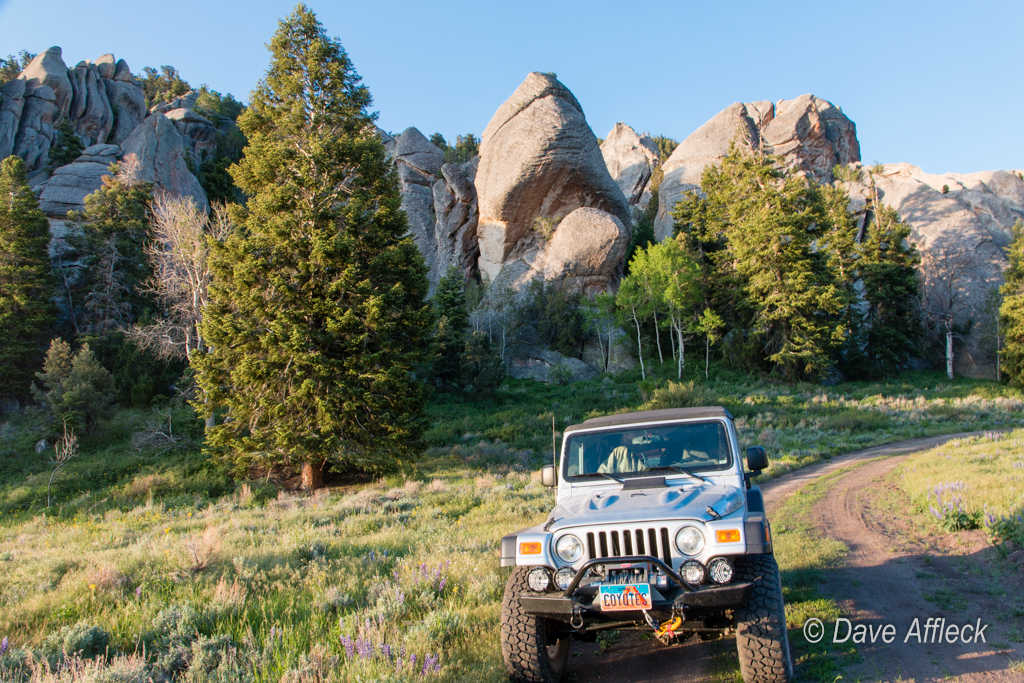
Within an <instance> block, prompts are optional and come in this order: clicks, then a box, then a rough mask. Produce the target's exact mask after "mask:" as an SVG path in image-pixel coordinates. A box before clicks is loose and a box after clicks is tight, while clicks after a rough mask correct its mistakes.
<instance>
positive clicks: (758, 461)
mask: <svg viewBox="0 0 1024 683" xmlns="http://www.w3.org/2000/svg"><path fill="white" fill-rule="evenodd" d="M747 469H748V470H750V473H751V474H760V473H761V470H766V469H768V454H767V453H765V452H764V446H751V447H750V448H748V449H747Z"/></svg>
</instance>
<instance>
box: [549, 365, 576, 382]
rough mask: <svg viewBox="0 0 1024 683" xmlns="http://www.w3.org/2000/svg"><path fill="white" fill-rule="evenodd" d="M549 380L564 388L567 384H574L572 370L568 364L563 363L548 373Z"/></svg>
mask: <svg viewBox="0 0 1024 683" xmlns="http://www.w3.org/2000/svg"><path fill="white" fill-rule="evenodd" d="M548 379H550V380H551V381H552V383H554V384H557V385H559V386H562V387H564V386H565V385H566V384H569V383H570V382H572V368H570V367H569V366H568V364H566V363H561V364H559V365H556V366H554V367H552V368H551V370H549V371H548Z"/></svg>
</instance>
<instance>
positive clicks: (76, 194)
mask: <svg viewBox="0 0 1024 683" xmlns="http://www.w3.org/2000/svg"><path fill="white" fill-rule="evenodd" d="M198 96H199V93H198V92H195V91H193V92H191V93H189V94H187V95H185V96H184V97H182V98H178V99H177V100H175V101H174V102H169V103H166V104H161V105H158V107H157V109H159V110H160V111H161V112H163V111H166V112H167V114H168V116H167V118H164V122H167V121H168V120H169V121H173V125H168V126H164V125H163V124H162V123H159V122H157V121H156V120H154V121H150V120H149V119H148V118H147V115H148V112H147V111H146V97H145V94H144V93H143V90H142V84H141V83H139V82H138V81H136V80H135V79H134V78H133V77H132V74H131V69H130V68H129V67H128V64H126V63H125V61H124V60H123V59H115V57H114V55H112V54H105V55H103V56H101V57H99V58H98V59H97V60H96V61H95V62H91V61H89V60H85V61H81V62H79V63H78V64H76V65H75V67H74V68H70V69H69V68H68V67H67V65H66V64H65V63H64V60H63V57H62V52H61V49H60V48H59V47H51V48H50V49H48V50H46V51H45V52H43V53H41V54H39V55H37V56H36V57H35V58H34V59H33V60H32V62H31V63H30V64H29V65H28V66H27V67H25V69H24V71H22V73H21V74H19V76H18V77H17V78H15V79H14V80H12V81H11V82H9V83H7V84H6V85H4V86H3V87H2V88H0V159H2V158H4V157H6V156H9V155H11V154H16V155H18V156H20V157H21V158H22V159H24V160H25V165H26V168H27V169H28V171H29V173H30V176H29V178H30V184H31V185H32V187H33V189H35V190H36V191H37V192H39V193H40V199H41V202H42V207H43V210H44V211H45V212H46V213H47V215H48V216H50V217H51V218H53V219H60V218H62V217H63V216H64V215H65V214H66V213H67V211H68V210H69V209H75V210H81V208H82V207H83V205H84V198H85V196H86V195H87V194H89V193H91V192H93V191H95V190H96V189H97V188H98V187H99V186H100V183H101V182H102V181H101V178H102V177H103V176H104V175H106V174H107V173H108V171H107V167H108V166H109V165H110V164H111V163H113V162H115V161H117V160H119V159H120V158H122V155H124V154H128V153H135V154H136V156H137V158H138V159H139V161H140V162H141V164H142V166H141V168H140V176H141V177H142V178H143V179H145V180H150V181H152V182H154V183H155V185H156V188H157V189H159V190H164V191H168V192H176V193H182V194H188V195H190V196H192V197H194V198H195V199H196V201H197V202H198V203H199V204H200V205H201V206H207V199H206V193H205V192H204V191H203V189H202V187H201V186H200V184H199V181H198V179H197V178H196V177H195V175H193V174H192V172H191V171H189V168H188V166H189V163H191V165H192V167H193V168H195V167H197V166H198V163H199V161H200V159H201V157H202V155H203V154H204V152H205V153H208V152H212V151H213V149H214V148H215V146H216V142H217V135H218V130H217V127H216V126H215V125H214V124H213V123H212V122H210V121H208V120H207V119H206V118H204V117H202V116H200V115H199V114H198V113H196V112H194V111H192V108H193V106H194V105H195V102H196V99H197V97H198ZM162 118H163V117H162ZM63 121H67V122H69V123H70V124H71V127H72V129H73V130H74V131H75V133H76V134H77V135H78V137H79V138H80V139H81V140H82V142H83V143H84V144H85V146H86V147H88V148H89V150H92V153H91V154H89V153H88V152H89V150H87V154H86V155H85V156H84V157H83V158H81V159H78V160H77V161H75V162H74V163H72V164H68V165H67V166H63V167H61V168H58V169H55V170H54V171H53V173H52V176H50V172H49V170H48V168H47V164H48V161H49V152H50V147H51V146H52V144H53V141H54V135H55V130H56V127H57V126H58V125H59V124H60V123H61V122H63ZM146 124H148V127H147V125H146ZM168 128H170V129H171V130H173V131H175V133H176V134H177V137H174V136H169V135H166V130H167V129H168ZM133 134H136V135H134V136H133ZM133 137H134V139H132V138H133ZM130 139H132V142H131V143H130V144H129V140H130ZM112 150H116V151H112ZM86 157H93V158H86ZM186 158H189V159H190V162H189V163H186V162H185V159H186Z"/></svg>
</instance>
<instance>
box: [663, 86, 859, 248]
mask: <svg viewBox="0 0 1024 683" xmlns="http://www.w3.org/2000/svg"><path fill="white" fill-rule="evenodd" d="M734 143H735V144H736V145H738V146H739V147H740V148H745V149H760V150H763V151H764V152H766V153H768V154H776V155H778V156H781V157H782V158H783V160H784V161H785V163H786V164H787V165H788V166H789V167H790V168H792V169H794V170H796V171H798V172H801V173H806V174H807V175H809V176H811V177H812V178H814V179H815V180H818V181H820V182H831V181H832V168H833V167H834V166H836V165H840V164H849V163H853V162H858V161H860V145H859V143H858V142H857V127H856V125H855V124H854V123H853V121H851V120H850V119H849V118H847V117H846V115H845V114H843V112H842V110H841V109H839V108H838V107H836V106H835V105H833V104H832V103H831V102H827V101H826V100H823V99H821V98H818V97H815V96H814V95H801V96H800V97H797V98H796V99H793V100H779V101H778V102H777V103H775V104H772V103H771V102H769V101H762V102H747V103H743V102H737V103H735V104H732V105H730V106H728V107H726V108H725V109H723V110H722V111H720V112H719V113H718V114H716V115H715V116H714V117H712V118H711V120H709V121H708V122H707V123H705V124H704V125H703V126H701V127H700V128H698V129H697V130H696V131H694V132H693V133H691V134H690V136H689V137H687V138H686V139H685V140H683V142H681V143H680V144H679V146H678V147H676V149H675V151H673V152H672V155H671V156H670V157H669V158H668V159H666V160H665V164H664V166H663V167H662V168H663V170H664V172H665V178H664V180H662V181H661V185H660V187H659V188H658V217H657V219H656V220H655V224H654V229H655V234H656V235H657V237H658V239H665V238H666V237H668V236H669V235H671V234H672V216H671V215H670V214H671V212H672V207H674V206H675V204H676V202H678V201H679V200H680V199H682V197H683V195H684V194H685V193H686V192H687V191H688V190H696V189H699V188H700V178H701V174H702V173H703V172H704V168H705V167H706V166H707V165H708V164H713V163H717V162H718V161H719V160H720V159H722V157H724V156H726V155H727V154H728V153H729V149H730V146H731V145H732V144H734Z"/></svg>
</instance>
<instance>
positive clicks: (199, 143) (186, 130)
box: [164, 107, 217, 159]
mask: <svg viewBox="0 0 1024 683" xmlns="http://www.w3.org/2000/svg"><path fill="white" fill-rule="evenodd" d="M164 116H166V117H167V118H168V120H170V121H171V122H173V123H174V127H175V128H177V129H178V132H179V133H181V134H182V135H183V136H185V137H186V138H188V139H189V140H190V141H191V147H192V152H193V153H194V154H195V155H196V156H197V157H198V158H200V159H203V158H206V156H208V155H212V154H213V152H214V151H215V150H216V149H217V127H216V126H214V125H213V122H212V121H210V120H209V119H208V118H206V117H205V116H203V115H202V114H197V113H196V112H194V111H193V110H191V109H185V108H184V107H180V108H178V109H172V110H170V111H169V112H167V113H166V114H164Z"/></svg>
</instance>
